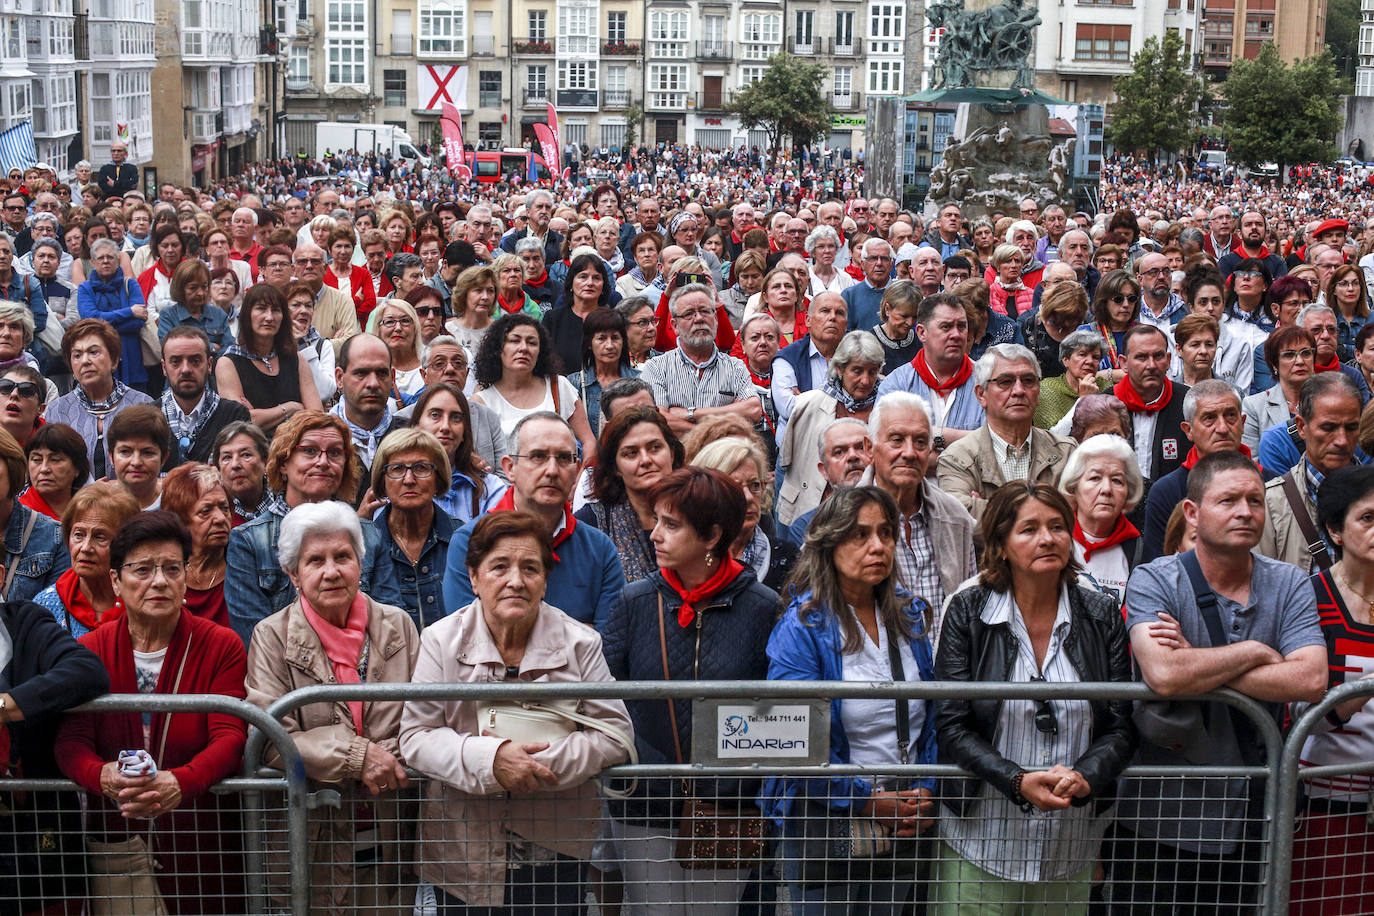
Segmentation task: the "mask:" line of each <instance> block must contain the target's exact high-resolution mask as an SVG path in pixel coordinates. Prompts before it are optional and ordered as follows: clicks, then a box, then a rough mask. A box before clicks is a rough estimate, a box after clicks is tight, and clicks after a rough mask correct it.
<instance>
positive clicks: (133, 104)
mask: <svg viewBox="0 0 1374 916" xmlns="http://www.w3.org/2000/svg"><path fill="white" fill-rule="evenodd" d="M0 2H3V0H0ZM78 2H81V3H84V4H85V6H86V9H85V10H84V11H79V12H78V18H79V17H80V16H82V15H84V17H85V21H86V29H87V34H88V36H89V38H88V45H87V50H88V53H89V55H90V57H89V60H90V67H89V69H88V70H87V72H86V74H85V91H86V100H87V110H86V120H85V125H86V128H87V129H86V131H85V141H86V143H85V149H86V158H88V159H90V161H91V162H93V163H95V164H96V165H97V166H98V165H100V164H102V163H105V162H109V161H110V143H111V142H113V141H114V140H115V139H116V138H118V139H120V140H122V141H124V143H125V144H127V145H128V147H129V161H130V162H134V163H137V164H139V165H146V164H147V163H149V162H151V161H152V159H153V156H154V147H153V95H152V79H153V68H154V66H155V65H156V63H157V58H156V55H155V40H154V34H155V31H156V23H155V18H154V15H155V14H154V7H153V2H154V0H78ZM36 133H37V132H36V131H35V135H36Z"/></svg>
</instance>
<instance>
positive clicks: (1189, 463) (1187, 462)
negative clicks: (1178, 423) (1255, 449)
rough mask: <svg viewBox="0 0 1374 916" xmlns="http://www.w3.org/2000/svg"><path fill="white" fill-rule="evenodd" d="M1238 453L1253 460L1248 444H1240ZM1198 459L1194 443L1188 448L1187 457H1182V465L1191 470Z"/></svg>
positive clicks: (1199, 458) (1199, 457)
mask: <svg viewBox="0 0 1374 916" xmlns="http://www.w3.org/2000/svg"><path fill="white" fill-rule="evenodd" d="M1240 453H1241V454H1242V455H1244V456H1245V457H1246V458H1249V459H1250V460H1251V461H1254V460H1255V459H1254V456H1252V455H1251V454H1250V446H1248V445H1242V446H1241V447H1240ZM1200 460H1201V456H1200V455H1198V453H1197V446H1196V445H1195V446H1193V447H1192V448H1190V449H1189V450H1188V457H1187V458H1184V459H1183V466H1184V467H1185V468H1188V469H1189V470H1192V468H1193V465H1195V464H1197V463H1198V462H1199V461H1200Z"/></svg>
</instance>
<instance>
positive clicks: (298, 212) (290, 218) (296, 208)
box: [281, 197, 306, 232]
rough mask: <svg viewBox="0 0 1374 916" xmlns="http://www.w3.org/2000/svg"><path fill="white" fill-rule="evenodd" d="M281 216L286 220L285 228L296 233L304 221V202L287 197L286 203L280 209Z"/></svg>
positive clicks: (296, 198) (297, 198)
mask: <svg viewBox="0 0 1374 916" xmlns="http://www.w3.org/2000/svg"><path fill="white" fill-rule="evenodd" d="M281 212H282V216H283V217H284V218H285V220H286V228H287V229H290V230H291V231H292V232H296V231H297V230H299V229H300V228H301V226H302V225H303V224H304V223H305V221H306V212H305V201H303V200H301V199H300V198H299V197H288V198H286V203H284V204H282V207H281Z"/></svg>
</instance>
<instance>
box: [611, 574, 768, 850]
mask: <svg viewBox="0 0 1374 916" xmlns="http://www.w3.org/2000/svg"><path fill="white" fill-rule="evenodd" d="M660 600H661V601H662V608H663V636H664V643H663V644H664V645H666V647H667V650H668V651H667V657H668V675H669V680H673V681H725V680H762V679H763V678H765V677H767V676H768V652H767V649H768V637H769V636H770V635H771V634H772V632H773V624H774V623H775V622H776V621H777V619H778V614H779V610H780V604H779V600H778V596H777V593H776V592H774V591H772V590H771V589H768V588H765V587H764V586H762V585H760V584H759V582H758V580H757V579H756V578H754V574H753V573H752V572H751V571H750V570H749V569H748V568H746V569H745V570H744V571H743V572H741V573H740V574H739V576H737V577H736V578H735V580H734V581H733V582H731V583H730V584H729V585H727V586H726V587H725V588H724V589H722V590H721V591H720V592H719V593H717V594H716V595H715V597H713V598H712V599H710V600H709V601H707V602H704V603H703V604H702V605H701V606H699V607H697V608H695V610H696V616H695V618H694V619H693V620H692V622H691V623H689V624H688V625H687V626H686V627H683V626H681V625H680V624H679V623H678V609H679V608H680V607H681V606H682V599H681V598H679V597H678V595H677V592H675V591H673V589H672V587H671V586H670V585H669V584H668V582H667V580H665V579H664V578H663V573H662V572H658V573H655V574H654V575H653V576H651V577H649V578H647V579H640V580H639V581H637V582H632V583H630V584H629V585H627V586H625V590H624V591H622V592H621V593H620V598H619V600H618V601H617V602H616V605H615V607H614V608H613V609H612V610H611V616H610V619H608V620H607V621H606V624H605V626H604V627H603V628H602V632H601V639H602V646H603V650H604V651H605V654H606V663H607V665H608V666H609V667H610V669H611V674H612V675H614V676H615V678H616V680H620V681H624V680H630V681H661V680H663V651H662V649H661V648H660V641H659V629H658V621H659V606H660V605H659V602H660ZM668 703H669V701H668V700H666V699H653V700H630V701H628V702H626V704H625V705H626V706H627V707H628V708H629V712H630V718H631V719H632V720H633V721H634V727H635V745H636V748H637V750H638V751H639V762H640V763H668V764H671V763H677V762H678V748H679V747H680V748H681V751H682V762H684V763H689V762H691V756H692V701H691V700H688V699H680V700H674V701H672V703H673V712H674V715H675V716H676V718H677V732H678V734H677V742H676V743H674V741H673V729H672V718H673V717H672V716H670V715H669V712H668ZM682 788H683V787H682V785H681V781H680V780H676V779H640V780H639V785H638V787H637V789H636V790H635V793H634V796H633V797H631V798H629V799H626V800H620V799H614V798H613V799H611V800H610V805H611V814H612V816H613V817H615V818H616V819H617V820H621V821H639V822H646V823H653V824H671V823H673V822H675V821H676V820H677V818H678V817H679V816H680V811H681V803H682V800H683V798H684V797H685V796H684V793H683V791H682ZM758 789H759V780H757V779H750V780H735V779H721V780H714V779H700V780H696V782H695V785H694V786H693V787H692V791H691V794H692V795H694V796H696V797H700V798H715V799H720V800H721V801H722V803H724V804H738V803H739V802H741V801H746V802H752V800H753V799H754V797H755V796H756V795H757V794H758Z"/></svg>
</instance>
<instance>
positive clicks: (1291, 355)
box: [1279, 347, 1317, 362]
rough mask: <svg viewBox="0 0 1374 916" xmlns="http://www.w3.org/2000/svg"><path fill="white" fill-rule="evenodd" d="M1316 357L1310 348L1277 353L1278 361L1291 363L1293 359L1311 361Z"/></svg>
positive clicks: (1315, 352) (1314, 351)
mask: <svg viewBox="0 0 1374 916" xmlns="http://www.w3.org/2000/svg"><path fill="white" fill-rule="evenodd" d="M1316 355H1317V351H1316V350H1313V349H1312V348H1311V347H1304V348H1302V349H1301V350H1282V351H1280V352H1279V359H1282V360H1287V361H1290V362H1291V361H1292V360H1295V359H1311V358H1312V357H1314V356H1316Z"/></svg>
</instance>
